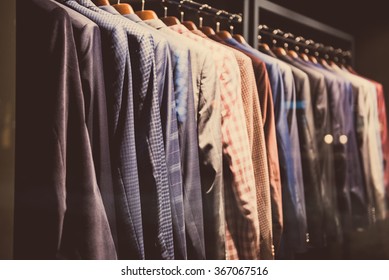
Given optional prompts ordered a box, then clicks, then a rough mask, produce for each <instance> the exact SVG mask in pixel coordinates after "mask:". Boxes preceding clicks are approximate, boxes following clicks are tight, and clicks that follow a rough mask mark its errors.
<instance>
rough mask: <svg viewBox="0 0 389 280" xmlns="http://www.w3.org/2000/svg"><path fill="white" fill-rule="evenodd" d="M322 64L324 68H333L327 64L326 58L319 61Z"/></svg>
mask: <svg viewBox="0 0 389 280" xmlns="http://www.w3.org/2000/svg"><path fill="white" fill-rule="evenodd" d="M319 62H320V64H321V65H323V66H324V67H328V68H331V66H330V65H329V64H328V63H327V60H325V59H324V58H321V59H320V60H319Z"/></svg>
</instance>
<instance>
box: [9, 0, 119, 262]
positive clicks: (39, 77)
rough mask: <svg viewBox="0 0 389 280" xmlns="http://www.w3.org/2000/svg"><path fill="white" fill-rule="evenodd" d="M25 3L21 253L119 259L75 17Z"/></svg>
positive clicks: (37, 0)
mask: <svg viewBox="0 0 389 280" xmlns="http://www.w3.org/2000/svg"><path fill="white" fill-rule="evenodd" d="M19 4H20V6H18V14H19V15H20V16H21V17H20V21H19V22H18V42H19V43H21V45H19V47H20V48H21V49H19V52H18V54H19V55H20V58H21V59H22V60H20V61H21V62H22V63H23V64H22V65H23V67H18V72H17V77H18V81H19V82H20V86H18V89H17V97H16V98H17V99H16V104H17V106H18V108H19V109H18V112H17V115H16V120H17V122H18V127H17V130H16V146H17V150H16V167H15V172H16V182H15V239H14V242H15V247H14V250H15V251H14V253H15V258H16V259H116V258H117V254H116V249H115V245H114V241H113V238H112V234H111V230H110V226H109V223H108V219H107V215H106V213H105V208H104V205H103V200H102V198H101V195H100V191H99V188H98V185H97V181H96V173H95V169H94V164H93V157H92V149H91V146H90V139H89V135H88V130H87V127H86V118H85V107H84V95H83V88H82V83H81V78H80V76H81V75H80V72H79V69H80V65H79V64H78V57H77V50H76V44H75V41H74V34H73V30H72V23H71V19H70V18H69V15H68V14H67V12H66V11H65V10H64V9H63V8H61V7H59V6H58V5H56V4H55V3H53V2H51V1H41V0H33V1H28V2H26V3H23V4H22V3H18V5H19ZM32 54H33V55H32ZM69 69H71V71H69ZM32 92H33V93H34V94H31V93H32ZM37 161H39V164H37Z"/></svg>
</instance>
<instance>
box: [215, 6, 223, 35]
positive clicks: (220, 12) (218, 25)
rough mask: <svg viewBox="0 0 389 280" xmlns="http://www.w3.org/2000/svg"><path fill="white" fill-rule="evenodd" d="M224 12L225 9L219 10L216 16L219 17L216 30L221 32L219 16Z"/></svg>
mask: <svg viewBox="0 0 389 280" xmlns="http://www.w3.org/2000/svg"><path fill="white" fill-rule="evenodd" d="M222 13H223V10H219V11H217V13H216V18H217V19H218V21H217V22H216V32H220V21H219V17H220V15H221V14H222Z"/></svg>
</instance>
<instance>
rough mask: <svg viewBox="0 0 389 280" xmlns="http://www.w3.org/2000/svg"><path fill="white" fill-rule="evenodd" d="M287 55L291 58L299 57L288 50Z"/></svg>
mask: <svg viewBox="0 0 389 280" xmlns="http://www.w3.org/2000/svg"><path fill="white" fill-rule="evenodd" d="M288 55H289V56H290V57H291V58H298V57H299V55H298V54H297V53H296V52H295V51H294V50H289V51H288Z"/></svg>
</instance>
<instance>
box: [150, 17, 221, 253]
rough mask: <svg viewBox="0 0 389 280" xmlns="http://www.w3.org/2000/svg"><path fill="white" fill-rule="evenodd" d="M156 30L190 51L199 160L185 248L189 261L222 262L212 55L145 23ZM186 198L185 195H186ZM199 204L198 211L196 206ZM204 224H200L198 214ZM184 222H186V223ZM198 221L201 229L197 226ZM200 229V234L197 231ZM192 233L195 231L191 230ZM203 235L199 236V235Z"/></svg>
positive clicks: (218, 116) (157, 22)
mask: <svg viewBox="0 0 389 280" xmlns="http://www.w3.org/2000/svg"><path fill="white" fill-rule="evenodd" d="M145 22H146V23H148V24H150V25H151V26H153V27H154V28H157V29H158V30H159V31H160V32H161V33H163V34H164V35H165V36H167V38H170V39H171V40H174V41H175V42H176V44H179V45H183V46H185V47H187V48H188V49H189V51H190V59H191V66H192V82H193V92H194V111H195V113H196V115H195V116H196V121H197V135H198V147H199V159H200V175H201V196H200V197H199V196H198V195H193V194H194V193H197V191H196V189H195V187H196V186H195V185H194V186H193V187H194V188H192V195H191V196H190V197H189V196H188V197H187V199H188V205H189V204H190V205H191V208H192V209H196V210H195V211H190V212H189V213H190V214H191V215H192V220H193V221H194V222H193V223H190V226H191V229H190V230H189V227H188V225H187V228H188V230H187V232H188V237H190V241H189V242H188V247H190V248H192V249H189V248H188V251H189V250H191V251H192V253H191V254H190V256H189V254H188V258H191V259H204V258H207V259H225V216H224V186H223V176H222V175H223V166H222V145H221V144H222V141H221V106H220V85H219V83H218V80H217V78H216V77H217V76H216V68H215V65H214V63H213V61H212V54H211V53H210V51H209V50H208V49H206V48H204V47H203V46H199V45H197V44H193V43H192V42H191V41H190V40H187V39H186V38H185V37H182V36H181V35H180V34H178V33H177V32H174V31H173V30H170V28H169V27H167V26H166V25H165V24H164V23H163V22H162V21H160V20H148V21H145ZM188 194H189V192H188ZM199 202H201V203H202V207H201V206H198V203H199ZM201 209H203V212H204V220H203V221H202V218H200V216H201V217H202V212H201ZM187 221H190V220H189V219H187ZM200 221H201V225H200ZM202 227H203V228H204V230H203V231H201V228H202ZM195 229H196V230H195ZM202 234H203V235H202Z"/></svg>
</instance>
